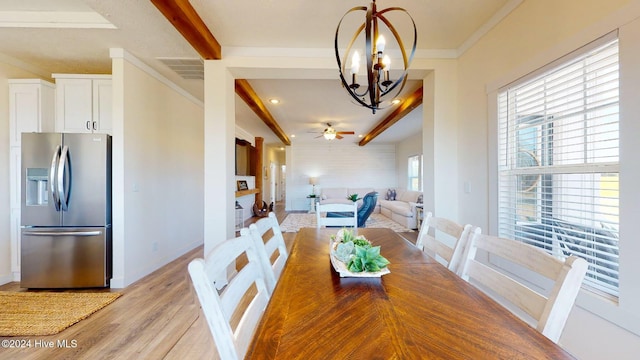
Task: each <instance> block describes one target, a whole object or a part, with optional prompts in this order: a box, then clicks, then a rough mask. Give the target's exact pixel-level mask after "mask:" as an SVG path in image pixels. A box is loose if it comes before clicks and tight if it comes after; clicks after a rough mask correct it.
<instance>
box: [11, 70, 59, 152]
mask: <svg viewBox="0 0 640 360" xmlns="http://www.w3.org/2000/svg"><path fill="white" fill-rule="evenodd" d="M54 99H55V85H54V84H52V83H50V82H47V81H43V80H40V79H10V80H9V131H10V135H9V136H10V138H9V143H10V145H11V146H20V141H21V136H22V135H21V134H22V133H23V132H52V131H54V128H55V125H54V124H55V121H54V120H55V110H54V107H55V102H54Z"/></svg>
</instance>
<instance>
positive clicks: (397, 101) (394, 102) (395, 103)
mask: <svg viewBox="0 0 640 360" xmlns="http://www.w3.org/2000/svg"><path fill="white" fill-rule="evenodd" d="M401 102H402V100H400V99H393V100H391V104H392V105H398V104H400V103H401Z"/></svg>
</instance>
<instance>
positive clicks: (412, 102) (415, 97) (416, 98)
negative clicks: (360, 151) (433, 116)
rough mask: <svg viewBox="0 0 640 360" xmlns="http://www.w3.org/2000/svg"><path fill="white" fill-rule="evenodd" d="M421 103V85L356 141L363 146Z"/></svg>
mask: <svg viewBox="0 0 640 360" xmlns="http://www.w3.org/2000/svg"><path fill="white" fill-rule="evenodd" d="M421 104H422V86H421V87H420V88H419V89H418V90H416V91H415V92H413V94H411V95H409V97H408V98H407V99H406V100H405V101H403V102H402V103H401V104H400V106H398V108H397V109H395V110H394V111H393V112H392V113H391V114H390V115H389V116H387V117H386V118H384V120H382V121H380V122H379V123H378V124H377V125H376V126H375V127H374V128H373V130H371V131H370V132H369V133H368V134H367V135H365V136H364V137H363V138H362V140H360V142H359V143H358V145H360V146H365V145H366V144H367V143H369V142H370V141H371V140H373V139H374V138H375V137H376V136H378V135H380V134H382V132H383V131H385V130H387V129H388V128H390V127H391V125H393V124H395V123H397V122H398V121H400V119H402V118H403V117H404V116H405V115H407V114H408V113H410V112H411V111H412V110H413V109H415V108H416V107H418V106H420V105H421Z"/></svg>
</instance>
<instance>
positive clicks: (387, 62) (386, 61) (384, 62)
mask: <svg viewBox="0 0 640 360" xmlns="http://www.w3.org/2000/svg"><path fill="white" fill-rule="evenodd" d="M382 65H384V70H385V71H389V70H391V58H389V55H385V56H384V57H383V58H382Z"/></svg>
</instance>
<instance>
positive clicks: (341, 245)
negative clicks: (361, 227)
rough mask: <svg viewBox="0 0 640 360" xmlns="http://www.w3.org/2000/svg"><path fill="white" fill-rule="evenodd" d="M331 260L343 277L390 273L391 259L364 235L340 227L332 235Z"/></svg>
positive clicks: (376, 275)
mask: <svg viewBox="0 0 640 360" xmlns="http://www.w3.org/2000/svg"><path fill="white" fill-rule="evenodd" d="M331 262H332V264H333V267H334V268H335V269H336V271H337V272H338V273H340V276H341V277H345V276H355V277H378V276H382V275H384V274H387V273H389V269H388V268H387V265H388V264H389V260H387V259H386V258H385V257H384V256H382V255H380V246H373V245H372V244H371V242H370V241H369V240H367V239H366V238H365V237H364V236H363V235H357V236H356V235H355V234H354V233H353V231H352V230H348V229H340V230H338V233H337V234H336V235H332V236H331Z"/></svg>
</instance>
